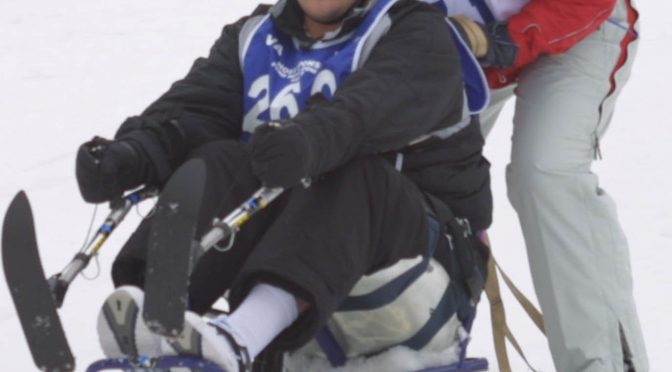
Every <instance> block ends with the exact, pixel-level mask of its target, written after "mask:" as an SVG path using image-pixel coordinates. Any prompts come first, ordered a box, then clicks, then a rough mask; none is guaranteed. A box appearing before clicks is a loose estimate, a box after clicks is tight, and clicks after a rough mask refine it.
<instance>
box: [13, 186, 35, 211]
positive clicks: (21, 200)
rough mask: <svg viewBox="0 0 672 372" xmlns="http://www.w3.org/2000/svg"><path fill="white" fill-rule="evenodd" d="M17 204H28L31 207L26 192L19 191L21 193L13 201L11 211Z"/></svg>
mask: <svg viewBox="0 0 672 372" xmlns="http://www.w3.org/2000/svg"><path fill="white" fill-rule="evenodd" d="M16 204H28V205H30V202H29V201H28V194H26V192H25V191H23V190H19V192H17V193H16V195H14V199H12V202H11V203H10V204H9V208H10V209H11V208H12V206H14V205H16Z"/></svg>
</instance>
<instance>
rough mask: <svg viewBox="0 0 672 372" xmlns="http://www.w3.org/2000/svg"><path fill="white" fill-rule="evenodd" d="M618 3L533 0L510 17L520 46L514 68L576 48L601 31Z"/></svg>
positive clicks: (608, 0)
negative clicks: (541, 57)
mask: <svg viewBox="0 0 672 372" xmlns="http://www.w3.org/2000/svg"><path fill="white" fill-rule="evenodd" d="M615 5H616V0H537V1H530V2H529V3H527V4H526V5H525V6H524V7H523V8H522V9H521V10H520V12H519V13H517V14H515V15H513V16H511V17H510V18H509V25H508V31H509V35H510V36H511V39H512V40H513V42H514V43H516V45H518V48H519V50H518V55H517V57H516V61H515V63H514V66H513V68H520V67H522V66H525V65H528V64H530V63H532V62H534V61H535V60H536V59H537V58H538V57H539V56H540V55H542V54H559V53H562V52H564V51H566V50H568V49H569V48H571V47H573V46H574V45H576V44H577V43H578V42H579V41H581V40H583V39H584V38H585V37H586V36H588V35H589V34H590V33H592V32H593V31H595V30H597V28H598V27H600V26H601V25H602V24H603V23H604V22H605V21H606V20H607V19H608V18H609V15H610V14H611V12H612V10H613V9H614V6H615Z"/></svg>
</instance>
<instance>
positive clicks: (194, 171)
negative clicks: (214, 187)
mask: <svg viewBox="0 0 672 372" xmlns="http://www.w3.org/2000/svg"><path fill="white" fill-rule="evenodd" d="M205 169H206V167H205V161H204V160H203V159H198V158H195V159H190V160H188V161H187V162H186V163H184V164H183V165H182V166H181V167H180V168H179V169H178V170H177V172H176V173H183V174H185V176H187V175H188V177H190V178H192V179H193V180H201V179H204V178H205V173H206V170H205Z"/></svg>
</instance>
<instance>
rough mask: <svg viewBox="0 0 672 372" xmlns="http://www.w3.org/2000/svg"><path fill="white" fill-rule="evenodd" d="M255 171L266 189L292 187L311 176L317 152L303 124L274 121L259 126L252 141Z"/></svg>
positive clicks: (253, 167) (253, 168)
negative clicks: (302, 126)
mask: <svg viewBox="0 0 672 372" xmlns="http://www.w3.org/2000/svg"><path fill="white" fill-rule="evenodd" d="M250 147H251V150H252V172H254V175H255V176H257V178H259V180H260V181H261V183H262V184H263V185H264V186H267V187H285V188H287V187H292V186H295V185H296V184H298V183H299V182H300V181H301V179H302V178H304V177H307V176H310V172H311V170H312V162H313V158H314V151H313V148H312V143H311V141H310V139H309V138H308V136H307V134H306V132H305V131H304V130H303V129H302V128H301V126H300V125H298V124H295V123H292V122H291V121H283V122H278V121H272V122H270V123H266V124H263V125H260V126H259V127H257V129H256V130H255V131H254V135H253V136H252V141H251V142H250Z"/></svg>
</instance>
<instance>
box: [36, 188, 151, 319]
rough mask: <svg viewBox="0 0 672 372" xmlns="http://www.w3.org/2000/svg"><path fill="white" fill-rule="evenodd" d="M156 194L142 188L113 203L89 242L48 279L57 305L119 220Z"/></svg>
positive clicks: (61, 302)
mask: <svg viewBox="0 0 672 372" xmlns="http://www.w3.org/2000/svg"><path fill="white" fill-rule="evenodd" d="M156 195H157V192H156V190H154V189H149V188H144V189H142V190H139V191H136V192H134V193H131V194H129V195H127V196H125V197H123V198H122V199H121V200H120V201H119V202H118V203H115V206H113V207H112V210H111V211H110V214H108V216H107V218H105V222H103V224H102V225H101V226H100V228H99V229H98V231H97V232H96V235H94V236H93V238H92V239H91V240H90V241H89V243H88V244H87V245H86V246H85V247H84V248H82V249H81V250H80V251H79V252H78V253H77V254H76V255H75V257H74V258H73V259H72V261H70V262H69V263H68V264H67V265H66V266H65V268H64V269H63V270H61V272H59V273H56V274H54V275H53V276H51V277H50V278H49V279H48V283H49V287H50V288H51V293H52V295H53V296H54V300H55V301H56V304H57V306H58V307H60V306H61V305H62V304H63V299H64V297H65V293H66V292H67V290H68V286H70V283H72V282H73V280H75V278H76V277H77V275H78V274H79V273H81V272H82V271H83V270H84V269H85V268H86V266H88V264H89V261H91V258H92V257H94V256H95V255H96V254H98V251H100V248H102V246H103V244H104V243H105V242H106V241H107V238H108V237H109V236H110V234H112V232H113V231H114V230H115V229H116V228H117V226H119V224H120V223H121V221H123V220H124V218H125V217H126V215H127V214H128V212H129V211H130V210H131V209H132V208H133V206H135V205H137V204H138V203H140V202H141V201H143V200H145V199H148V198H151V197H153V196H156Z"/></svg>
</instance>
